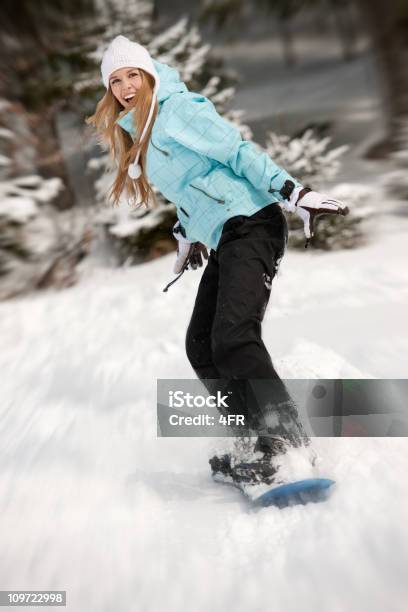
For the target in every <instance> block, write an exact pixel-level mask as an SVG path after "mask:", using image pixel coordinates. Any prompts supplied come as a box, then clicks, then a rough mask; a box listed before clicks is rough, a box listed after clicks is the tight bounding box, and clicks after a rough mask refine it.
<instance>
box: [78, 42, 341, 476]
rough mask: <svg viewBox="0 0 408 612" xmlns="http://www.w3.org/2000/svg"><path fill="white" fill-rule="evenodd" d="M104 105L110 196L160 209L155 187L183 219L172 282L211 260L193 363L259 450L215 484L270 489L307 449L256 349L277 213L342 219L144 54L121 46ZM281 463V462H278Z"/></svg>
mask: <svg viewBox="0 0 408 612" xmlns="http://www.w3.org/2000/svg"><path fill="white" fill-rule="evenodd" d="M101 72H102V79H103V82H104V85H105V87H106V90H107V91H106V94H105V95H104V97H103V98H102V100H101V101H100V102H99V104H98V106H97V109H96V112H95V114H94V115H93V116H92V117H91V118H90V119H89V122H90V123H92V124H93V125H94V126H95V127H96V129H97V131H98V132H99V134H100V135H101V137H102V139H103V140H104V141H105V142H107V143H108V145H109V147H110V150H111V153H112V155H113V157H114V159H115V160H116V162H117V165H118V172H117V176H116V179H115V181H114V184H113V187H112V191H111V196H112V198H113V200H114V202H115V203H117V202H118V200H119V197H120V195H121V193H122V192H123V191H124V190H125V191H126V194H127V197H128V198H129V199H130V200H133V201H134V202H136V203H145V204H147V203H148V202H150V201H152V202H153V203H154V202H155V198H154V193H153V191H152V188H151V186H150V182H152V183H153V184H154V185H155V186H156V187H157V188H158V189H159V190H160V191H161V192H162V194H163V195H164V196H165V197H166V198H167V199H168V200H170V201H171V202H174V204H175V206H176V208H177V217H178V223H176V226H175V228H174V236H175V237H176V238H177V239H178V240H179V248H178V255H177V261H176V265H175V270H174V271H175V273H179V272H183V271H184V269H186V267H187V266H188V265H189V264H190V265H191V266H192V267H193V268H195V267H197V266H200V265H202V257H201V256H202V255H204V257H206V258H208V255H207V250H206V247H208V248H209V249H210V257H209V261H208V264H207V266H206V269H205V271H204V273H203V276H202V279H201V283H200V286H199V289H198V294H197V298H196V302H195V306H194V311H193V314H192V318H191V322H190V324H189V327H188V331H187V337H186V350H187V356H188V358H189V361H190V363H191V365H192V367H193V368H194V370H195V372H196V373H197V375H198V377H199V378H200V379H201V380H203V382H204V384H206V386H207V388H208V389H209V390H210V391H211V392H214V391H215V390H216V389H220V388H222V389H224V390H225V389H226V388H227V387H228V388H229V389H230V390H232V397H233V398H234V406H233V407H230V408H231V410H232V411H235V412H241V413H242V412H243V413H244V414H245V416H246V419H247V423H246V424H247V426H249V427H250V428H251V429H255V430H256V431H257V432H258V434H259V438H258V441H257V444H256V446H255V449H254V450H255V453H256V454H254V457H253V461H252V462H251V461H250V462H249V463H248V462H247V463H246V464H245V465H243V464H239V463H236V464H234V458H233V457H231V456H230V455H225V456H223V457H221V458H219V457H214V458H213V459H212V460H211V461H210V463H211V466H212V469H213V475H215V476H216V477H220V478H223V477H225V478H232V479H233V480H235V481H242V480H244V481H245V482H248V483H254V484H255V483H257V482H259V481H263V482H272V481H273V479H274V478H276V477H277V473H278V471H279V466H280V465H281V463H282V457H283V456H284V455H285V453H286V451H287V449H288V446H291V447H298V448H300V447H301V446H302V445H303V443H305V442H306V443H307V438H306V436H305V434H304V433H303V429H302V426H301V424H300V423H299V419H298V416H297V411H296V408H295V406H294V404H293V402H292V400H291V399H290V397H289V395H288V393H287V391H286V388H285V386H284V385H283V383H282V381H281V380H280V379H279V376H278V375H277V373H276V371H275V369H274V367H273V365H272V362H271V358H270V356H269V354H268V352H267V350H266V348H265V345H264V344H263V342H262V339H261V322H262V319H263V316H264V312H265V308H266V306H267V303H268V300H269V296H270V291H271V283H272V279H273V277H274V275H275V273H276V270H277V267H278V265H279V262H280V259H281V257H282V255H283V253H284V250H285V246H286V241H287V225H286V220H285V217H284V215H283V213H282V209H281V206H280V205H279V203H280V204H281V205H282V206H283V207H284V208H285V209H286V210H287V211H290V212H296V213H297V214H298V215H299V216H300V217H301V218H302V220H303V222H304V227H305V234H306V238H307V240H309V239H310V238H311V236H312V233H313V220H314V218H315V216H316V215H317V214H322V213H328V214H342V215H344V214H346V213H347V212H348V210H347V208H346V207H345V206H344V205H343V204H342V203H341V202H338V201H337V200H333V199H331V200H330V199H328V198H327V197H326V196H324V195H322V194H319V193H317V192H314V191H311V190H310V189H308V188H305V187H303V185H301V183H300V182H299V181H298V180H297V179H296V178H294V177H292V176H290V175H289V174H288V173H287V172H286V171H285V170H283V169H282V168H280V167H279V166H277V165H276V164H275V163H274V162H273V161H272V160H271V159H270V158H269V157H268V155H267V154H266V153H264V152H260V151H259V150H258V149H257V148H256V147H255V146H254V144H253V143H251V142H248V141H243V140H242V138H241V135H240V133H239V131H238V130H237V129H236V128H235V127H234V126H233V125H232V124H231V123H229V122H228V121H226V120H224V119H223V118H222V117H220V116H219V115H218V114H217V112H216V110H215V108H214V105H213V104H212V103H211V102H210V101H209V100H208V99H207V98H205V97H204V96H202V95H200V94H196V93H194V92H190V91H188V89H187V87H186V85H185V84H184V83H183V82H182V81H181V80H180V78H179V75H178V72H177V71H176V70H174V69H173V68H170V67H169V66H167V65H165V64H162V63H159V62H157V61H155V60H153V59H152V58H151V57H150V55H149V53H148V51H147V50H146V49H145V48H144V47H142V46H141V45H139V44H137V43H134V42H131V41H129V40H128V39H127V38H125V37H124V36H118V37H116V38H115V39H114V40H113V41H112V42H111V44H110V45H109V47H108V49H107V50H106V52H105V54H104V56H103V59H102V66H101ZM276 457H279V461H277V460H276Z"/></svg>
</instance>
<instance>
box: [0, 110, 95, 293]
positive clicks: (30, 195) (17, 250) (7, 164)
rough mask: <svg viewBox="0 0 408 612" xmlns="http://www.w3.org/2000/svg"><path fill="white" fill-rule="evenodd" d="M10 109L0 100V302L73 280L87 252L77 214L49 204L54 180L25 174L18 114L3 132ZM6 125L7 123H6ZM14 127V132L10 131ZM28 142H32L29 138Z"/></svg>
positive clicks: (57, 187)
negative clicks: (17, 119)
mask: <svg viewBox="0 0 408 612" xmlns="http://www.w3.org/2000/svg"><path fill="white" fill-rule="evenodd" d="M12 112H16V111H15V110H14V111H12V107H11V104H10V103H8V102H7V101H6V100H1V101H0V147H1V148H0V299H5V298H8V297H12V296H14V295H18V294H20V293H24V292H26V291H29V290H32V289H36V288H41V287H47V286H54V287H64V286H67V285H71V284H73V283H74V282H75V280H76V273H75V268H76V264H77V263H78V262H79V260H80V259H81V258H82V257H83V256H84V255H85V254H86V253H87V251H88V247H89V242H90V238H91V236H90V234H89V233H86V231H84V225H83V224H81V225H79V226H78V224H75V223H73V219H74V215H75V216H76V214H77V211H75V210H66V211H64V212H59V211H58V210H57V209H56V208H55V207H54V206H53V205H52V204H53V202H55V200H56V199H57V198H58V196H59V194H60V193H61V192H62V190H63V189H64V185H63V182H62V180H61V179H60V178H57V177H55V178H49V179H45V178H43V177H41V176H39V175H38V174H27V173H26V172H25V171H24V169H23V167H22V164H21V155H20V151H21V150H23V149H24V151H25V154H26V155H27V154H28V152H29V151H28V149H31V154H32V156H35V148H34V145H33V144H32V142H31V143H30V142H29V141H27V129H28V128H27V126H24V129H23V130H21V128H20V129H19V127H18V126H21V125H22V124H24V119H23V115H21V116H20V117H19V121H14V122H11V124H12V125H13V128H14V129H13V130H10V129H9V128H6V127H5V125H6V119H5V118H4V113H7V118H8V119H9V117H10V114H11V113H12ZM9 123H10V122H9ZM16 126H17V127H16ZM31 140H33V139H32V138H31Z"/></svg>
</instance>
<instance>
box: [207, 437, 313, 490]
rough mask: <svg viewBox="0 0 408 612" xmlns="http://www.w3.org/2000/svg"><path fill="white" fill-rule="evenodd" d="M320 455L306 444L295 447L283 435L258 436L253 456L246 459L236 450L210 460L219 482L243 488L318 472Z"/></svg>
mask: <svg viewBox="0 0 408 612" xmlns="http://www.w3.org/2000/svg"><path fill="white" fill-rule="evenodd" d="M315 461H316V456H315V453H314V451H311V449H310V448H306V447H305V446H301V447H294V446H292V445H291V444H290V443H289V442H288V441H287V440H285V439H284V438H280V437H275V438H268V441H267V444H265V443H264V441H263V440H262V439H258V441H257V443H256V444H255V447H254V449H253V453H252V457H250V458H249V459H248V460H242V459H241V458H239V457H236V456H234V455H233V454H232V453H228V454H225V455H222V456H221V457H217V456H214V457H212V458H211V459H210V460H209V463H210V466H211V470H212V477H213V479H214V480H215V481H216V482H223V483H230V484H234V485H236V486H238V487H240V488H242V487H243V486H245V487H248V486H251V485H253V486H255V485H279V484H285V483H286V482H293V481H294V480H301V479H304V478H310V477H312V476H313V475H314V467H315Z"/></svg>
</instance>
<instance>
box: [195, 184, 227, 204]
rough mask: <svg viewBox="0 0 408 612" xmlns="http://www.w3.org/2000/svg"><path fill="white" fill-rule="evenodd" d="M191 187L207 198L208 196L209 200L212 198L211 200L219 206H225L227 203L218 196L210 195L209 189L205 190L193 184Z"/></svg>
mask: <svg viewBox="0 0 408 612" xmlns="http://www.w3.org/2000/svg"><path fill="white" fill-rule="evenodd" d="M190 187H192V188H193V189H196V190H197V191H201V193H203V194H204V195H205V196H207V198H210V199H211V200H214V201H215V202H218V204H225V203H226V200H225V198H220V197H217V196H215V195H213V194H211V193H209V192H208V190H207V189H203V188H202V187H197V185H193V183H190Z"/></svg>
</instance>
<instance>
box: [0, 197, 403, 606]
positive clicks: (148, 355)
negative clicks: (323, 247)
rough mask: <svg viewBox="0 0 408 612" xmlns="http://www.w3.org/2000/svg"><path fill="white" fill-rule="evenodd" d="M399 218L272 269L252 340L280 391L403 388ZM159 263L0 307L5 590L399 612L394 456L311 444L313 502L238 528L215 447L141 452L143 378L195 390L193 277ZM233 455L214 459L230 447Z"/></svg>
mask: <svg viewBox="0 0 408 612" xmlns="http://www.w3.org/2000/svg"><path fill="white" fill-rule="evenodd" d="M407 236H408V218H407V217H403V216H398V217H397V216H395V215H393V212H392V207H391V206H390V207H389V210H387V211H386V212H384V213H383V214H381V215H377V217H376V218H375V219H373V223H372V225H371V226H370V239H369V240H368V241H367V243H366V245H365V246H363V247H361V248H359V249H355V250H346V251H335V252H329V253H322V252H313V251H312V250H311V251H310V252H305V253H299V252H297V251H289V252H288V254H287V256H286V257H285V259H284V260H283V262H282V264H281V269H280V273H279V275H278V277H277V278H276V279H275V280H274V284H273V288H272V298H271V304H270V307H269V308H268V310H267V311H266V315H265V322H264V328H263V337H264V340H265V343H266V344H267V346H268V348H269V350H270V352H271V354H272V357H273V359H274V363H275V365H276V367H277V369H278V371H279V372H280V373H281V375H282V376H284V377H293V378H302V377H316V378H331V377H346V378H353V377H358V378H360V377H362V378H370V377H384V378H399V377H401V378H403V377H406V355H407V349H408V339H407V336H406V333H404V331H405V329H406V323H405V322H406V312H407V303H408V282H407V281H408V270H407V268H406V261H407V257H406V256H407V252H406V244H407ZM173 259H174V255H168V256H165V257H162V258H160V259H158V260H155V261H153V262H150V263H147V264H143V265H140V266H137V267H134V268H122V269H108V268H99V269H92V268H90V267H87V263H86V260H85V261H84V262H83V268H82V282H81V283H80V284H79V285H77V286H75V287H73V288H71V289H69V290H65V291H63V292H55V291H47V292H43V293H37V294H36V295H33V296H30V297H25V298H23V299H14V300H10V301H8V302H3V303H1V304H0V342H1V346H2V351H1V353H0V371H1V372H2V403H1V408H0V410H1V412H0V426H1V440H2V444H1V447H0V459H1V466H2V472H1V476H0V492H1V496H0V513H1V517H2V519H1V520H2V525H1V526H2V538H1V544H0V547H1V548H0V558H1V576H2V584H3V585H4V586H3V588H7V589H25V588H31V589H48V588H49V589H66V590H67V602H68V604H67V609H68V610H74V611H75V612H82V611H84V612H85V611H86V612H94V611H95V612H102V611H103V612H110V611H112V612H113V611H116V610H143V612H150V611H152V612H153V611H155V612H156V611H157V612H158V611H161V610H166V612H173V611H174V612H179V611H180V610H194V612H201V611H208V610H217V611H227V610H230V609H233V610H236V611H242V612H244V611H245V612H247V611H248V610H251V611H265V612H266V611H268V612H270V611H273V612H275V611H276V612H298V610H299V609H301V610H302V612H309V611H310V612H312V611H313V612H314V611H315V610H324V611H325V612H344V611H345V610H347V612H361V611H362V610H370V612H380V611H381V612H382V611H383V610H384V609H387V610H390V611H391V610H392V612H399V611H401V612H403V611H404V610H405V607H406V603H405V602H406V597H407V595H408V588H407V582H406V575H405V574H406V567H407V562H408V554H407V553H408V546H407V545H408V535H407V530H406V529H405V518H404V517H405V516H406V513H407V510H408V508H407V501H408V484H407V479H406V474H407V470H408V452H407V450H408V441H407V440H406V439H404V438H344V439H339V438H327V439H324V438H319V439H316V440H315V442H314V444H315V448H316V450H317V451H318V453H319V455H320V458H321V465H322V472H323V475H324V476H327V477H331V478H333V479H334V480H336V482H337V484H336V488H335V491H334V492H333V495H332V497H331V498H330V500H329V501H328V502H326V503H325V504H319V505H310V506H307V507H293V508H287V509H284V510H278V509H274V508H268V509H262V510H259V511H257V512H254V511H251V508H250V507H249V506H248V505H247V504H246V502H245V501H244V499H243V498H242V497H241V496H240V494H239V492H238V491H236V490H234V489H232V488H226V487H223V486H222V485H219V484H218V485H217V484H216V483H213V482H212V481H211V479H210V477H209V469H208V464H207V459H208V456H209V454H210V452H211V451H212V450H213V449H214V447H218V448H219V447H220V445H221V447H222V443H223V439H220V438H217V439H215V440H214V439H210V438H188V439H181V438H171V439H170V438H168V439H164V438H159V439H158V438H157V435H156V404H155V401H156V379H157V378H192V377H194V374H193V371H192V369H191V367H190V365H189V363H188V361H187V358H186V356H185V354H184V336H185V331H186V326H187V324H188V321H189V317H190V314H191V310H192V307H193V303H194V298H195V294H196V290H197V286H198V283H199V280H200V276H201V273H200V272H199V271H195V272H193V271H189V272H187V273H186V274H184V276H183V277H182V278H181V279H180V280H179V281H178V283H176V284H175V285H174V286H173V287H171V289H170V290H169V292H168V293H163V292H162V289H163V287H164V286H165V285H166V283H167V282H168V281H169V280H170V279H171V278H172V273H171V270H172V266H173ZM230 442H231V441H230V440H227V441H225V444H226V445H227V444H229V443H230Z"/></svg>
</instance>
